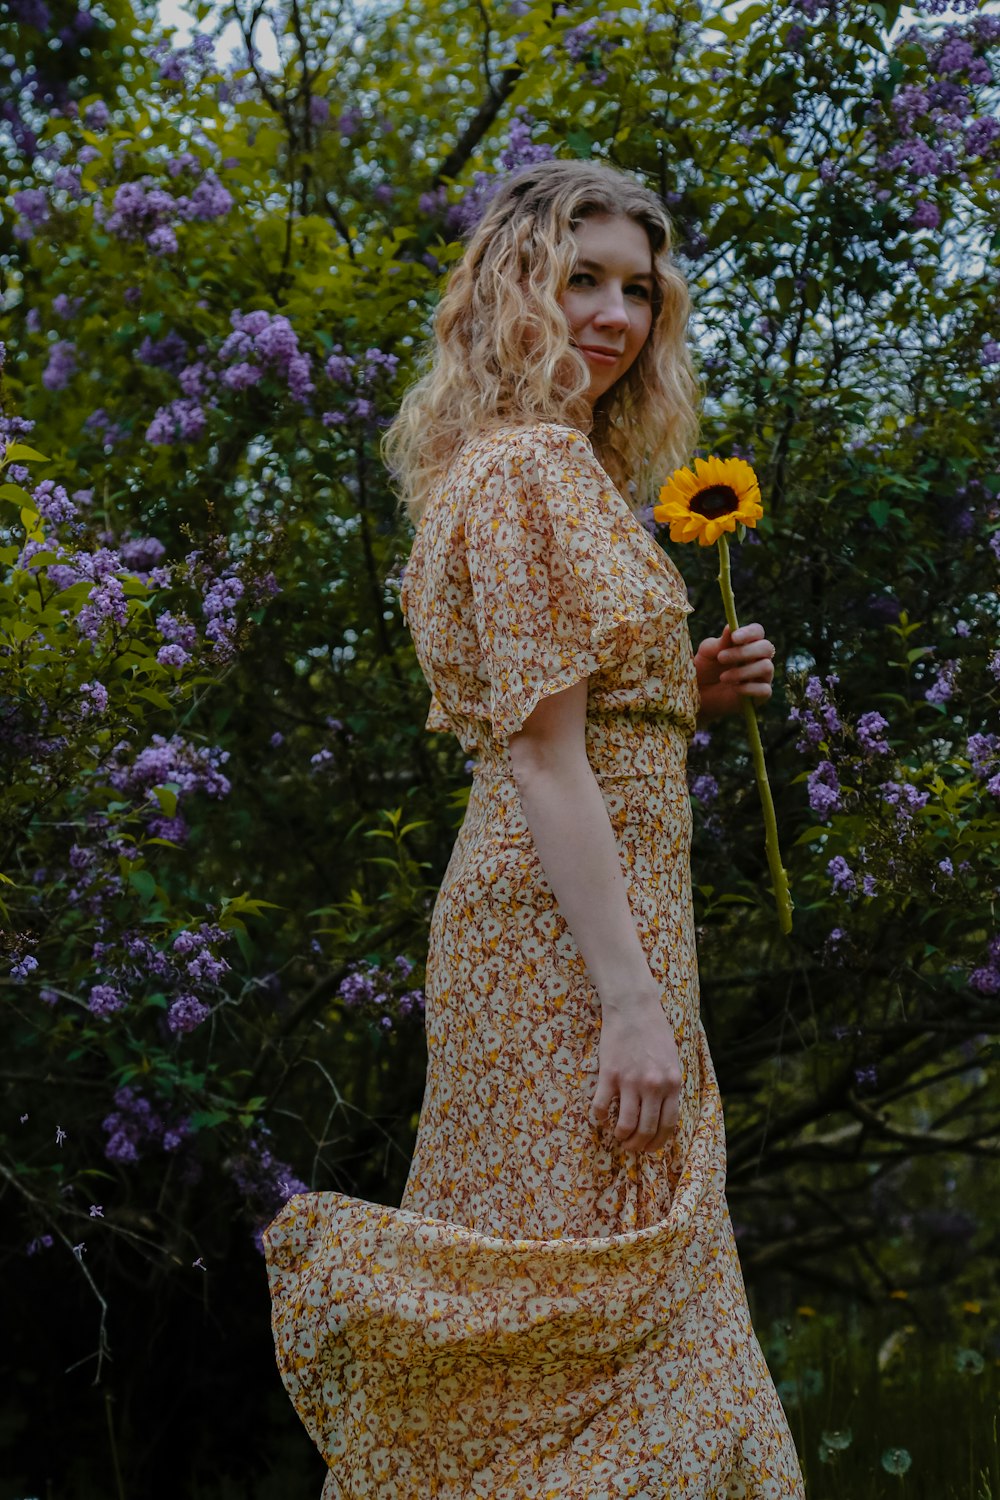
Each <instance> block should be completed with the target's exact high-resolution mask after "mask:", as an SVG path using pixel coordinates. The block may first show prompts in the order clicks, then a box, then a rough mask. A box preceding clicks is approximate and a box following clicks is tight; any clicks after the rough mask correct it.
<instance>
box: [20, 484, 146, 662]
mask: <svg viewBox="0 0 1000 1500" xmlns="http://www.w3.org/2000/svg"><path fill="white" fill-rule="evenodd" d="M47 487H48V489H47ZM46 490H47V493H43V494H41V495H39V493H38V492H39V491H46ZM79 494H80V492H79V491H77V492H75V495H74V499H75V498H76V497H77V496H78V495H79ZM36 496H37V503H38V507H39V513H40V514H41V515H42V516H43V517H44V518H45V519H46V520H47V521H49V523H50V524H62V523H64V522H67V521H69V522H72V519H73V517H74V516H75V507H74V506H73V504H72V502H70V501H69V499H68V498H67V496H66V491H65V490H64V489H63V487H62V486H61V485H51V486H49V482H48V481H43V483H42V484H40V485H39V486H38V487H37V490H36ZM52 552H55V554H56V557H57V558H58V561H57V562H54V563H49V564H48V565H47V566H46V569H45V574H46V577H47V579H48V581H49V582H50V583H51V584H52V585H53V587H54V588H55V589H56V590H57V591H59V592H61V591H62V590H63V589H68V588H71V587H72V586H73V585H74V584H76V583H90V584H91V585H92V587H91V588H90V590H89V592H88V595H87V602H86V603H85V604H84V605H83V606H82V607H81V608H80V609H79V610H78V611H77V612H76V613H75V614H74V613H73V611H71V610H68V609H64V610H63V611H62V614H63V617H64V618H69V617H72V621H73V624H74V626H75V628H76V630H77V632H78V634H79V635H80V636H81V637H83V638H84V639H86V640H90V641H93V642H95V644H96V643H99V642H100V641H101V640H102V639H103V637H104V634H105V631H106V630H107V628H108V627H109V626H110V627H111V628H112V629H113V630H121V629H123V628H124V626H125V625H126V624H127V622H128V601H127V599H126V597H125V590H124V588H123V586H122V583H121V580H120V579H119V578H118V577H117V576H116V574H118V573H119V572H123V571H125V569H124V567H123V563H122V559H121V557H120V556H119V555H118V553H117V552H114V551H112V550H111V549H109V548H107V547H99V548H97V549H96V550H95V551H93V552H88V551H86V550H85V549H76V548H73V547H68V546H66V545H65V544H63V543H61V542H56V541H54V540H53V539H52V538H46V539H44V540H41V541H39V540H31V541H28V542H26V543H25V545H24V547H23V548H22V549H21V553H20V555H19V557H18V560H17V563H16V566H17V567H19V568H23V569H25V570H27V571H29V572H37V569H36V568H33V567H32V566H31V559H32V558H33V557H34V556H35V555H36V553H46V554H49V553H52Z"/></svg>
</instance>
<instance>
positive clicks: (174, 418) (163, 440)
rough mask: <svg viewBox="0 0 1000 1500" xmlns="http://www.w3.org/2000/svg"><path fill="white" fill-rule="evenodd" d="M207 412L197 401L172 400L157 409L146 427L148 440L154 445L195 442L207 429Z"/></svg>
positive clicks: (163, 445)
mask: <svg viewBox="0 0 1000 1500" xmlns="http://www.w3.org/2000/svg"><path fill="white" fill-rule="evenodd" d="M206 420H207V419H206V417H205V413H204V411H203V410H202V408H201V407H200V406H199V405H198V403H197V401H191V400H185V399H181V400H178V401H171V402H169V403H168V405H166V406H161V407H159V408H158V409H157V411H156V412H155V414H154V416H153V420H152V421H151V422H150V424H149V426H148V427H147V428H146V441H147V442H148V443H152V445H153V446H154V447H160V448H162V447H169V446H170V445H171V444H173V443H177V442H180V443H188V442H194V441H196V439H198V438H200V437H201V435H202V433H203V432H204V431H205V424H206Z"/></svg>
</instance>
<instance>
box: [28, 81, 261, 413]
mask: <svg viewBox="0 0 1000 1500" xmlns="http://www.w3.org/2000/svg"><path fill="white" fill-rule="evenodd" d="M107 119H108V115H107V107H106V106H105V105H104V104H103V102H101V101H98V102H97V103H96V104H93V105H91V106H90V108H89V109H88V111H87V119H86V121H85V124H86V125H87V127H88V128H91V129H93V128H95V126H97V127H99V128H104V125H106V123H107ZM99 155H100V153H99V152H98V151H97V149H96V147H94V146H91V145H84V146H82V147H81V148H80V150H79V151H78V152H77V161H76V164H75V165H62V166H60V167H58V168H57V169H56V171H55V172H54V174H53V176H52V177H51V179H50V180H48V181H46V182H45V184H44V185H41V186H37V187H29V188H21V189H19V190H18V191H17V192H16V193H15V194H14V195H13V203H14V209H15V212H16V214H17V219H16V221H15V224H14V229H13V233H14V236H15V238H16V239H18V240H21V241H26V240H30V239H32V238H33V237H34V235H35V232H36V231H37V230H39V229H41V228H44V227H45V226H46V225H47V224H48V223H49V221H50V219H51V216H52V209H53V207H54V206H55V202H56V201H57V200H56V199H55V195H56V194H58V193H60V192H66V193H68V194H69V196H70V198H72V199H74V200H77V201H79V200H81V199H82V198H83V197H84V189H83V187H82V184H81V170H82V167H83V166H84V165H86V163H87V162H89V161H93V160H94V159H95V157H97V156H99ZM166 170H167V173H168V175H169V176H170V177H171V178H177V177H178V176H180V175H181V174H182V173H183V174H186V177H187V184H186V185H187V187H188V189H189V190H188V191H184V192H180V193H177V194H175V193H173V192H171V191H169V190H168V189H167V188H166V187H164V186H163V185H162V183H161V182H160V181H159V180H158V179H157V178H155V177H153V176H151V175H149V174H146V175H145V176H143V177H141V178H139V179H138V180H136V181H133V182H123V183H120V184H119V186H118V187H117V188H116V189H115V193H114V197H113V198H112V200H111V204H110V207H108V206H106V205H105V204H104V202H103V201H102V200H101V199H100V198H97V199H96V201H95V202H94V204H93V217H94V223H95V224H97V225H100V226H101V227H102V228H103V229H104V230H105V231H106V232H107V233H108V234H111V235H114V236H115V237H116V238H117V239H119V240H122V241H124V242H126V243H140V242H141V243H142V244H143V245H144V246H145V248H146V249H147V250H150V251H152V253H153V254H154V255H174V254H176V252H177V250H178V239H177V230H178V229H179V228H180V227H181V226H182V225H184V224H191V223H198V222H200V223H212V222H214V221H215V220H217V219H221V218H224V217H225V216H226V214H228V213H229V212H230V211H231V209H232V208H233V206H234V201H235V200H234V198H233V195H232V194H231V193H230V192H229V190H228V189H227V188H226V187H224V186H223V184H222V182H221V181H220V180H219V177H218V175H217V174H216V172H215V170H214V168H213V167H211V166H203V164H202V162H201V161H200V160H199V158H198V157H197V156H196V155H195V154H194V153H193V152H191V151H184V152H183V153H181V155H180V156H178V157H175V158H172V159H171V161H170V162H168V163H167V168H166ZM55 312H56V315H57V316H59V317H61V318H65V317H67V316H70V315H71V312H70V308H69V305H68V304H67V303H65V302H64V304H63V305H62V306H61V307H57V308H55ZM50 388H52V389H54V388H55V387H50Z"/></svg>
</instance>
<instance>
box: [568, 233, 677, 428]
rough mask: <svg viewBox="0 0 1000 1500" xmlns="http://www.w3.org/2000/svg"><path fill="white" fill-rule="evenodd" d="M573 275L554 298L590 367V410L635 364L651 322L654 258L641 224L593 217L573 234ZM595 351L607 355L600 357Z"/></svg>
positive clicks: (574, 341) (574, 340)
mask: <svg viewBox="0 0 1000 1500" xmlns="http://www.w3.org/2000/svg"><path fill="white" fill-rule="evenodd" d="M573 233H574V235H575V236H576V240H577V243H578V244H579V247H580V258H579V263H578V265H577V268H576V270H575V271H574V272H573V273H572V275H571V276H570V278H569V285H568V286H567V288H566V290H565V291H564V292H563V294H562V296H561V297H560V298H559V305H560V307H561V308H562V310H563V312H564V313H565V314H566V317H567V319H568V321H569V331H570V342H571V343H573V344H575V345H576V347H577V348H578V349H579V350H580V352H581V353H582V354H583V357H584V359H585V360H586V361H587V364H588V366H589V368H590V390H589V392H588V398H589V400H590V404H591V406H593V404H594V402H595V401H596V400H597V399H598V397H599V396H603V395H604V393H605V391H607V390H610V388H611V387H612V386H613V385H614V383H615V381H616V380H620V379H621V378H622V376H623V375H624V374H625V372H626V370H628V369H629V367H630V366H631V365H632V364H633V363H634V362H635V360H636V358H637V356H638V354H639V351H640V350H641V348H642V346H643V344H644V343H645V342H646V339H647V338H648V337H649V330H650V328H651V327H652V323H653V284H654V283H653V258H652V254H651V252H650V248H649V239H648V237H647V235H646V231H645V230H644V229H643V227H642V225H641V224H637V223H636V222H635V220H634V219H629V218H626V217H625V216H624V215H621V214H615V215H608V214H601V215H597V214H595V215H592V216H591V217H590V218H587V219H584V220H582V222H581V223H579V224H578V225H577V226H576V228H575V230H574V231H573ZM592 350H595V351H599V350H610V351H611V352H612V354H613V356H614V357H613V358H603V359H602V358H601V357H600V355H599V353H592V352H590V351H592Z"/></svg>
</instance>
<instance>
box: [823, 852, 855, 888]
mask: <svg viewBox="0 0 1000 1500" xmlns="http://www.w3.org/2000/svg"><path fill="white" fill-rule="evenodd" d="M826 873H827V874H828V875H830V876H831V877H832V879H833V886H832V890H833V893H834V895H838V894H839V895H844V896H849V895H850V894H851V892H852V891H855V890H857V886H858V883H857V881H856V880H855V878H854V871H853V870H852V869H851V867H850V865H849V864H848V863H847V860H846V859H845V858H844V856H843V855H842V854H837V855H835V856H834V858H833V859H831V860H830V862H829V864H828V865H827V867H826Z"/></svg>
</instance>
